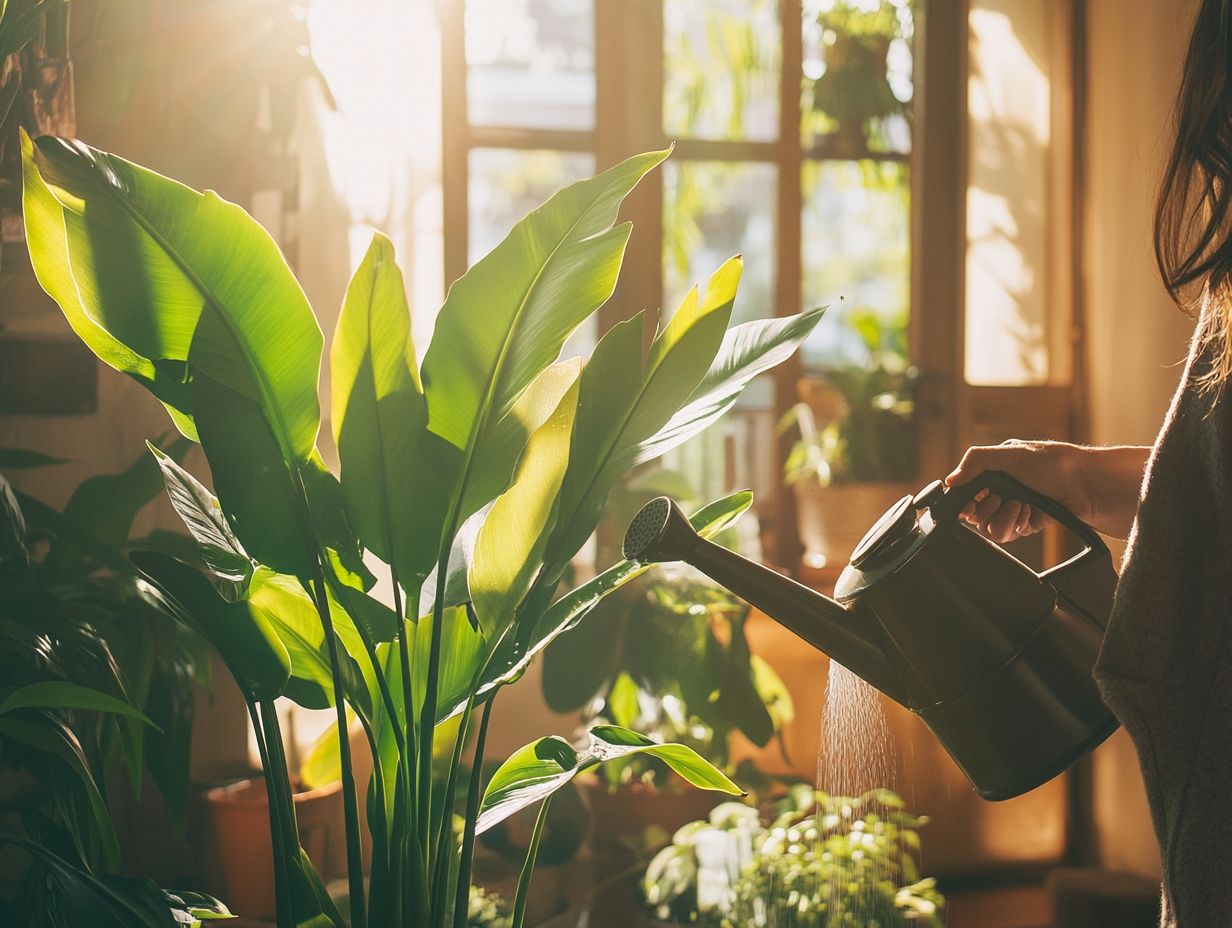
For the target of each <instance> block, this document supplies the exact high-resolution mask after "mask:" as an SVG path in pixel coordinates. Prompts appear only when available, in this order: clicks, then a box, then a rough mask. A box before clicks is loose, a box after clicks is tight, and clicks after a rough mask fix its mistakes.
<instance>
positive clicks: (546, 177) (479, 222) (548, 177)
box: [467, 148, 597, 357]
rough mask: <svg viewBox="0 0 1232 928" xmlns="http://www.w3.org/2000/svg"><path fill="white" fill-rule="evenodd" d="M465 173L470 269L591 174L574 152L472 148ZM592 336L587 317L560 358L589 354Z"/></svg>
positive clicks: (587, 160)
mask: <svg viewBox="0 0 1232 928" xmlns="http://www.w3.org/2000/svg"><path fill="white" fill-rule="evenodd" d="M469 167H470V188H469V191H468V199H469V202H470V210H469V217H470V219H469V222H470V234H469V239H468V241H467V261H468V263H469V264H474V263H475V262H476V261H478V260H479V259H480V258H482V257H483V256H484V255H486V254H487V253H488V252H489V251H491V250H492V249H493V248H495V247H496V246H497V245H499V244H500V242H501V241H502V240H503V239H504V238H505V236H506V235H508V234H509V230H510V229H512V228H513V226H514V224H515V223H516V222H517V221H518V220H519V219H521V218H522V217H523V216H525V215H526V214H527V213H529V212H530V211H531V210H533V209H535V207H537V206H540V205H542V204H543V202H544V201H545V200H547V199H548V197H550V196H551V195H552V194H553V193H555V192H556V191H557V190H559V189H560V188H561V187H564V186H566V185H568V184H571V183H573V182H574V181H578V180H582V179H583V178H585V177H589V176H590V175H591V174H593V173H594V171H595V159H594V156H593V155H589V154H581V153H578V152H559V151H520V150H514V149H505V148H476V149H473V150H472V151H471V153H470V165H469ZM596 333H597V329H596V322H595V317H594V316H592V317H591V318H590V319H588V320H586V322H584V323H583V324H582V326H581V327H580V328H579V329H578V330H577V331H576V332H575V333H574V334H573V337H572V338H571V339H570V340H569V342H568V343H567V344H566V345H565V350H564V355H563V356H564V357H575V356H577V355H581V354H589V353H590V349H591V348H593V347H594V344H595V337H596Z"/></svg>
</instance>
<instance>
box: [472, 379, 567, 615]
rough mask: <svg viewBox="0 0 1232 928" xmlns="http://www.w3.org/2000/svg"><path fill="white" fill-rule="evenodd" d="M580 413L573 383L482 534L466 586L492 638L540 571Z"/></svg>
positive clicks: (538, 434)
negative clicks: (576, 419) (572, 434)
mask: <svg viewBox="0 0 1232 928" xmlns="http://www.w3.org/2000/svg"><path fill="white" fill-rule="evenodd" d="M576 412H577V388H576V383H575V386H574V387H572V388H570V389H569V390H568V391H567V392H566V393H565V395H564V397H563V398H562V399H561V401H560V403H559V405H558V406H557V408H556V411H555V412H554V413H553V414H552V416H551V417H550V418H549V419H548V421H547V422H545V423H544V424H543V426H542V427H540V428H539V430H538V431H536V432H535V434H534V435H532V436H531V437H530V440H529V441H528V442H527V444H526V450H525V451H524V452H523V453H522V459H521V461H520V462H519V463H518V470H517V474H516V476H515V477H514V480H513V485H512V486H511V487H510V488H509V489H508V490H507V491H506V492H505V493H504V494H502V495H501V496H500V497H499V498H498V499H497V500H496V503H495V504H494V505H493V506H492V511H491V512H489V513H488V517H487V519H485V520H484V523H483V527H482V528H481V529H480V530H479V537H478V538H477V540H476V542H475V551H474V555H473V559H472V561H471V564H470V570H469V576H468V581H469V588H470V594H471V599H472V601H473V602H474V605H475V612H476V614H477V615H478V617H479V627H480V629H481V630H482V631H483V633H484V634H485V635H486V636H488V637H489V638H494V637H495V636H496V635H498V634H499V632H500V630H501V629H503V628H505V627H506V626H508V625H509V624H510V623H511V622H512V621H513V619H514V614H515V612H516V610H517V608H518V604H519V603H520V602H521V601H522V597H523V596H524V595H525V594H526V591H527V589H528V588H529V586H530V582H531V580H532V579H533V577H534V575H535V571H536V570H537V569H538V567H539V563H540V560H541V557H542V554H543V546H544V545H545V544H546V543H547V533H548V532H549V531H550V530H551V527H552V519H553V516H554V514H555V506H556V498H557V496H558V494H559V493H560V485H561V481H562V480H563V479H564V476H565V470H566V468H567V467H568V465H569V439H570V435H571V433H572V431H573V420H574V415H575V414H576Z"/></svg>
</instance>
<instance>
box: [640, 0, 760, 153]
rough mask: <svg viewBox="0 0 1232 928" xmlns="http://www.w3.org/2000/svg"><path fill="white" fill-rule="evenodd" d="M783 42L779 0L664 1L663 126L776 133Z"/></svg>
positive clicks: (735, 135) (713, 133)
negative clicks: (780, 27)
mask: <svg viewBox="0 0 1232 928" xmlns="http://www.w3.org/2000/svg"><path fill="white" fill-rule="evenodd" d="M781 46H782V40H781V36H780V29H779V14H778V0H666V2H665V3H664V4H663V59H664V86H663V129H664V131H665V132H666V133H667V134H668V135H669V136H671V137H673V138H676V137H679V138H698V139H753V140H770V139H776V138H778V135H779V67H780V64H779V63H780V61H781V58H782V51H781Z"/></svg>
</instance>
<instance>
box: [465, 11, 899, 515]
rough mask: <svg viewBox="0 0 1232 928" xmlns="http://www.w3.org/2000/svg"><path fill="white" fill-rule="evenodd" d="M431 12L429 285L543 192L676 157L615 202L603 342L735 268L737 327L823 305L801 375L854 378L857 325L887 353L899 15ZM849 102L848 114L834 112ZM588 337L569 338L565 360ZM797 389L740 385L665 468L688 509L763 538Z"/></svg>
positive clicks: (788, 378)
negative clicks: (750, 514)
mask: <svg viewBox="0 0 1232 928" xmlns="http://www.w3.org/2000/svg"><path fill="white" fill-rule="evenodd" d="M445 10H446V12H445V17H446V20H447V21H446V22H443V24H442V34H443V37H444V43H445V46H444V48H443V56H442V57H443V62H444V88H445V89H444V94H445V99H444V121H445V127H446V128H445V133H446V139H445V145H446V156H445V164H444V175H445V199H446V203H445V215H446V228H445V238H446V258H445V261H446V278H447V279H448V280H452V279H454V278H456V277H457V276H458V275H459V274H461V273H462V271H463V270H464V269H465V267H466V266H467V264H468V263H469V262H470V261H472V260H474V259H475V258H477V257H478V256H479V255H481V254H483V253H484V252H485V251H486V250H487V249H489V248H490V247H491V246H492V245H494V244H495V243H496V242H497V241H498V240H499V238H500V236H502V235H503V234H504V232H505V231H506V230H507V229H508V227H509V225H510V224H511V223H512V221H513V220H514V219H515V218H517V217H518V216H520V215H521V214H522V213H523V212H525V211H526V210H527V209H528V208H530V207H531V206H533V205H535V204H536V203H537V202H539V201H541V200H542V199H543V198H544V197H545V196H546V194H547V193H549V192H550V191H551V190H553V189H554V188H555V187H558V186H561V185H563V184H565V183H567V182H569V181H571V180H574V179H576V178H578V177H581V176H585V175H587V174H590V173H592V172H593V171H594V170H596V169H598V168H602V167H604V166H607V165H608V164H611V163H613V162H615V161H616V160H619V159H620V158H622V157H625V156H627V155H629V154H632V153H634V152H637V151H641V150H646V149H649V148H656V147H663V146H665V145H667V144H669V143H672V142H674V143H675V144H676V151H675V154H674V156H673V157H672V158H671V159H670V160H669V161H668V162H667V164H666V165H665V166H664V169H663V170H662V171H660V172H658V173H657V175H655V176H654V178H653V179H652V180H651V181H650V185H651V186H653V187H654V189H653V190H649V191H644V192H641V193H639V195H637V196H636V197H635V198H634V201H631V204H630V210H631V211H632V212H634V213H636V215H634V216H633V218H634V222H635V232H634V240H633V243H632V245H631V248H630V253H629V258H628V259H627V263H626V268H627V269H626V273H625V277H626V278H636V280H633V281H626V283H624V284H622V287H621V290H620V291H618V294H617V297H616V298H615V299H614V300H613V302H612V304H610V305H609V306H608V307H606V308H605V311H604V316H603V317H602V321H603V323H604V324H610V323H611V322H612V321H615V320H616V319H618V318H624V317H627V316H628V315H631V314H632V313H633V312H636V311H637V310H638V309H641V308H644V307H650V308H654V307H660V306H661V307H663V310H664V312H665V313H670V312H671V311H672V309H673V307H674V306H675V305H677V304H678V303H679V301H680V300H681V298H682V297H683V296H684V294H685V292H686V291H687V290H688V288H689V287H691V286H692V285H693V284H695V283H700V282H704V281H705V279H706V277H707V276H708V275H709V274H710V273H711V272H712V271H713V270H714V269H715V268H717V267H718V265H719V264H720V263H721V262H722V261H723V260H724V259H726V258H727V257H729V256H730V255H732V254H737V253H739V254H743V255H744V256H745V259H746V262H745V276H744V281H743V283H742V286H741V294H740V299H739V300H738V302H737V306H736V309H735V316H736V319H737V320H744V319H750V318H757V317H762V316H769V315H775V314H779V315H786V314H790V313H793V312H798V311H799V310H800V309H801V308H802V307H805V306H813V305H818V304H820V303H823V302H834V303H835V304H836V305H835V307H834V309H832V310H831V312H830V313H829V314H828V316H827V318H826V320H825V322H824V323H823V325H822V327H821V328H820V329H819V330H818V332H817V334H816V335H815V336H814V337H813V338H812V339H811V340H810V342H809V343H808V345H807V346H806V347H805V350H804V351H803V352H802V362H803V365H804V366H805V368H806V369H807V370H809V371H811V372H815V373H824V372H825V371H826V370H828V369H831V368H834V367H836V366H842V365H859V364H865V363H867V362H868V361H869V350H870V349H869V345H868V342H867V339H866V338H864V337H862V336H861V335H860V331H859V330H858V328H857V327H856V326H854V325H853V322H852V320H853V318H856V317H859V316H862V315H863V316H867V317H869V318H871V319H873V320H875V322H876V323H877V324H878V325H880V326H882V327H884V328H885V329H886V330H888V331H892V332H893V333H895V337H894V338H893V339H889V340H893V341H894V342H895V343H896V344H900V345H903V346H904V349H905V342H906V329H907V325H908V321H909V307H910V279H911V276H910V261H911V256H910V243H909V238H910V235H909V231H910V210H911V203H910V192H909V178H910V171H909V168H908V162H909V160H910V157H911V129H910V126H911V118H910V114H911V100H912V95H913V84H912V42H913V38H914V23H913V15H912V8H911V4H910V2H909V0H879V2H878V0H873V2H871V3H870V2H868V0H849V2H844V0H837V2H836V0H805V2H803V3H801V2H791V0H789V2H780V0H621V2H620V3H611V2H607V3H605V2H602V0H599V2H596V0H450V3H449V4H448V5H447V6H446V8H445ZM597 37H601V40H597ZM827 75H828V77H827ZM853 88H854V90H853ZM853 94H854V95H855V96H857V97H859V99H860V100H861V101H862V106H858V107H856V108H854V109H853V108H852V107H850V106H848V107H846V108H844V107H842V106H841V105H836V104H835V102H834V101H835V100H836V99H837V100H839V101H840V103H841V101H843V100H846V99H848V98H850V97H852V96H853ZM860 94H863V96H860ZM870 114H871V115H870ZM652 261H653V262H654V266H653V267H652V266H651V262H652ZM839 296H843V297H844V300H843V302H842V304H841V305H838V304H837V299H838V297H839ZM598 334H599V333H598V332H588V333H579V336H578V337H577V344H576V345H575V349H574V350H577V351H584V350H587V349H588V348H589V347H590V346H591V345H593V343H594V339H595V338H596V337H597V335H598ZM889 340H887V341H889ZM797 372H798V369H796V370H792V371H788V372H784V373H781V374H779V375H777V380H776V379H774V378H772V377H769V376H768V377H766V378H764V381H765V382H763V383H755V384H753V385H752V386H751V387H750V389H749V390H748V391H747V392H746V394H745V396H744V397H743V398H742V400H741V403H740V404H739V405H738V406H737V408H736V409H734V410H733V411H732V413H731V414H729V416H728V417H727V418H726V420H725V422H724V423H723V424H721V425H718V426H716V427H715V428H713V429H711V430H710V431H709V433H707V434H706V435H705V436H702V437H701V438H699V439H698V440H695V441H694V442H692V443H691V444H690V445H688V446H686V447H684V448H681V449H679V451H678V452H676V453H674V454H673V456H672V459H671V460H670V461H668V462H666V463H667V465H668V466H670V467H674V468H677V469H679V470H681V471H682V472H684V473H685V475H686V476H687V477H688V478H689V480H690V481H691V482H692V484H693V486H694V488H695V490H696V492H697V494H698V496H699V498H701V497H705V498H710V497H713V496H716V495H719V494H721V493H724V492H728V491H730V490H732V489H735V488H737V487H740V486H752V487H753V489H754V490H755V492H756V494H757V498H758V500H759V514H760V515H761V517H762V518H763V520H765V521H767V522H771V521H775V520H776V517H777V516H778V515H779V513H778V511H777V510H778V506H777V503H778V501H779V500H780V499H781V498H782V497H783V493H782V491H781V478H780V473H781V457H780V455H779V454H778V453H777V451H776V449H777V446H778V442H777V441H776V430H775V424H776V422H777V419H778V417H779V414H780V412H781V411H782V409H784V408H785V407H786V406H788V405H790V404H791V403H793V402H795V399H796V396H795V394H796V390H795V386H794V381H795V378H796V375H797Z"/></svg>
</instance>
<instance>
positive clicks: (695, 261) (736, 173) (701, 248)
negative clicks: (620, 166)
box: [663, 160, 778, 321]
mask: <svg viewBox="0 0 1232 928" xmlns="http://www.w3.org/2000/svg"><path fill="white" fill-rule="evenodd" d="M777 174H778V169H777V168H776V167H775V166H774V165H772V164H758V163H744V162H727V161H675V160H671V161H668V162H667V163H666V164H665V165H664V167H663V185H664V194H663V292H664V297H663V299H664V304H663V308H664V310H665V312H671V311H672V310H674V309H675V308H676V306H677V305H679V303H680V301H681V300H682V299H683V298H684V296H685V294H686V293H688V291H689V288H690V287H692V286H693V285H694V284H700V285H702V286H705V283H706V281H707V280H708V279H709V278H710V275H711V274H713V273H714V272H715V271H716V270H718V268H719V266H720V265H721V264H722V263H723V262H724V261H726V260H727V259H728V258H730V257H731V256H732V255H744V276H743V278H742V280H741V282H740V294H739V296H738V298H737V300H736V309H735V313H734V315H733V318H734V319H736V320H739V321H743V320H746V319H756V318H760V317H764V316H773V315H774V203H775V196H776V189H777Z"/></svg>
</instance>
